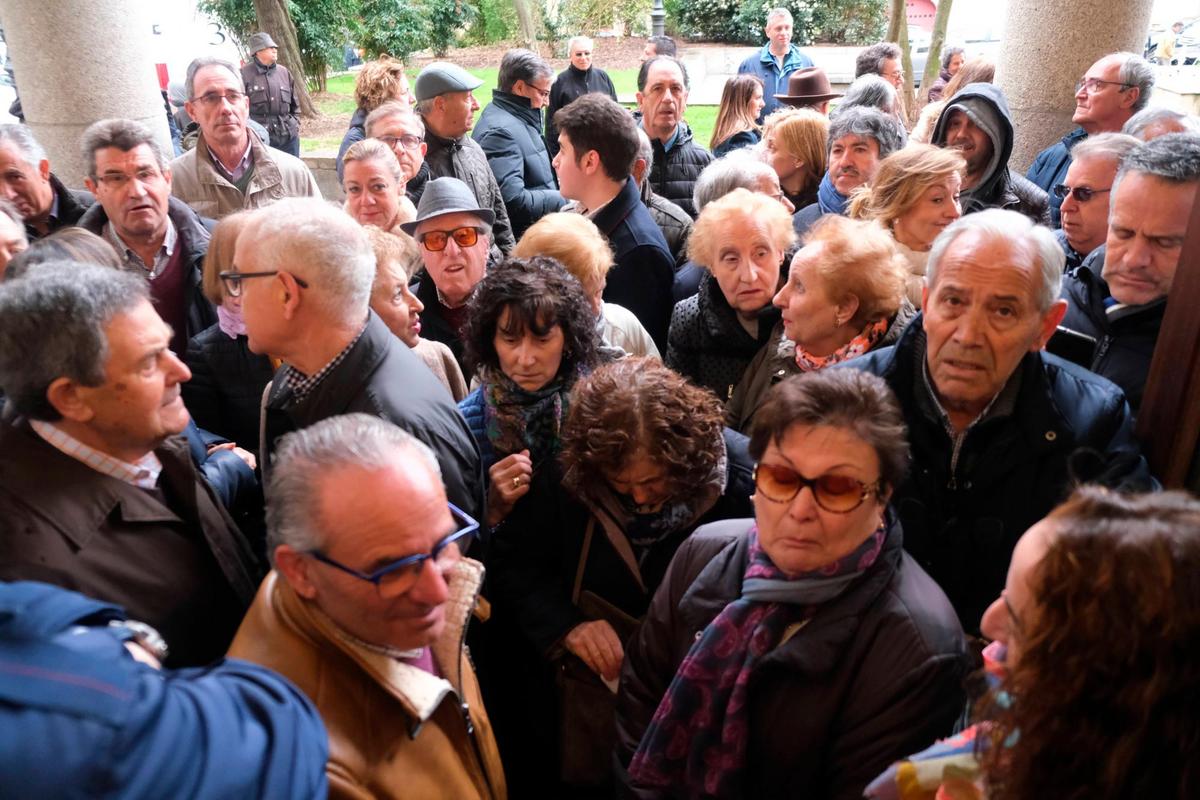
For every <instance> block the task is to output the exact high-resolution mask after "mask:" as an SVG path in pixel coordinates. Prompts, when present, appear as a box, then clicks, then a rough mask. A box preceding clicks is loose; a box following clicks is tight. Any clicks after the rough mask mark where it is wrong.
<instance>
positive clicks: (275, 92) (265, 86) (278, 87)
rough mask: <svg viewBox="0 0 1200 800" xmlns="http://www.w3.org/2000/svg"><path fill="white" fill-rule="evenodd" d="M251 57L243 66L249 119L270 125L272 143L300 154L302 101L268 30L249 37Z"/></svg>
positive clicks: (289, 152)
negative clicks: (280, 60) (248, 103)
mask: <svg viewBox="0 0 1200 800" xmlns="http://www.w3.org/2000/svg"><path fill="white" fill-rule="evenodd" d="M248 49H249V50H250V53H251V57H250V61H248V62H247V63H246V65H245V66H244V67H242V82H243V83H244V84H246V95H247V96H248V97H249V98H250V119H252V120H254V121H255V122H257V123H258V124H259V125H262V126H263V127H264V128H266V129H267V132H268V133H269V134H270V135H271V147H274V148H275V149H276V150H282V151H283V152H285V153H288V154H290V155H293V156H299V155H300V102H299V101H298V100H297V99H296V87H295V84H294V83H293V81H292V73H290V72H288V69H287V67H285V66H283V65H282V64H280V63H279V46H278V45H276V44H275V40H274V39H272V38H271V34H269V33H262V32H260V33H256V34H254V35H253V36H251V37H250V46H249V48H248Z"/></svg>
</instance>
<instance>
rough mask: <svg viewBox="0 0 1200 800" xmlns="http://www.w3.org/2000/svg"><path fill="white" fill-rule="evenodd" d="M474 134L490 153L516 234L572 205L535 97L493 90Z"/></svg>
mask: <svg viewBox="0 0 1200 800" xmlns="http://www.w3.org/2000/svg"><path fill="white" fill-rule="evenodd" d="M471 137H472V138H474V139H475V141H477V142H479V146H480V147H482V148H483V152H484V153H486V154H487V160H488V165H489V166H491V168H492V174H494V175H495V176H496V183H497V184H499V186H500V196H501V197H503V198H504V205H505V207H506V208H507V209H508V220H509V222H510V223H511V224H512V232H513V236H514V237H515V238H517V239H520V238H521V234H523V233H524V232H525V229H526V228H528V227H529V226H530V225H532V224H533V223H535V222H537V221H538V220H539V219H541V218H542V217H544V216H545V215H547V214H551V213H553V212H555V211H558V210H559V209H560V208H562V207H563V204H565V203H566V200H564V199H563V196H562V195H561V194H559V193H558V182H557V181H556V179H555V176H554V170H553V169H551V168H550V156H549V155H548V154H547V153H546V140H545V139H543V138H542V112H541V110H540V109H536V108H532V107H531V106H530V105H529V100H527V99H526V98H524V97H520V96H519V95H515V94H510V93H508V92H502V91H500V90H499V89H497V90H496V91H494V92H492V102H491V103H489V104H488V106H487V108H485V109H484V110H483V113H482V114H480V115H479V121H478V122H476V123H475V130H474V132H472V134H471Z"/></svg>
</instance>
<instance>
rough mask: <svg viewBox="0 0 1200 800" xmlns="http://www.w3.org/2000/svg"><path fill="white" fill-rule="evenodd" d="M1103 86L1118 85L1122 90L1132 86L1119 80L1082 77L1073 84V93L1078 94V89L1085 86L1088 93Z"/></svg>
mask: <svg viewBox="0 0 1200 800" xmlns="http://www.w3.org/2000/svg"><path fill="white" fill-rule="evenodd" d="M1105 86H1120V87H1121V91H1122V92H1123V91H1125V90H1126V89H1129V88H1132V85H1131V84H1128V83H1121V82H1120V81H1102V80H1100V79H1099V78H1084V79H1082V80H1081V81H1079V82H1078V83H1076V84H1075V94H1079V90H1080V89H1085V88H1086V89H1087V93H1088V94H1095V93H1096V92H1098V91H1100V89H1101V88H1102V87H1105Z"/></svg>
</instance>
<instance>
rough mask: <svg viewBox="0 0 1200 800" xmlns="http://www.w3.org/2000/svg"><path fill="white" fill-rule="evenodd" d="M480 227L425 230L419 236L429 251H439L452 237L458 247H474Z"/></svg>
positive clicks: (443, 248)
mask: <svg viewBox="0 0 1200 800" xmlns="http://www.w3.org/2000/svg"><path fill="white" fill-rule="evenodd" d="M481 233H483V231H482V230H481V229H480V228H476V227H473V226H469V225H468V226H466V227H462V228H455V229H454V230H452V231H425V233H422V234H421V236H420V237H419V238H420V241H421V244H422V245H424V247H425V249H426V250H428V251H429V252H431V253H440V252H442V251H443V250H445V249H446V243H447V242H449V241H450V239H451V238H452V237H453V239H454V243H455V244H457V245H458V246H459V247H474V246H475V243H476V242H478V241H479V234H481Z"/></svg>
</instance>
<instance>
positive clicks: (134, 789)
mask: <svg viewBox="0 0 1200 800" xmlns="http://www.w3.org/2000/svg"><path fill="white" fill-rule="evenodd" d="M124 619H125V613H124V611H123V610H122V609H121V608H120V607H119V606H114V605H109V604H106V603H101V602H99V601H96V600H92V599H90V598H87V597H84V596H83V595H81V594H76V593H75V592H71V591H68V590H66V589H60V588H57V587H54V586H50V585H48V584H44V583H30V582H18V583H0V786H3V787H4V793H5V794H6V795H12V796H22V797H43V798H58V797H72V798H117V797H120V798H157V797H226V798H293V797H295V798H318V797H320V798H323V797H325V794H326V792H327V790H328V787H327V781H326V778H325V761H326V759H327V758H328V755H329V754H328V745H327V743H326V735H325V729H324V726H323V725H322V724H321V719H320V717H319V716H318V715H317V712H316V709H314V708H313V706H312V704H311V703H310V702H309V701H308V699H307V698H305V696H304V695H303V694H302V693H301V692H299V691H298V690H297V689H296V687H294V686H293V685H292V684H291V683H289V682H288V681H287V680H286V679H284V678H283V677H281V676H279V675H277V674H275V673H274V672H272V671H270V670H268V669H265V668H263V667H259V666H257V665H255V664H250V663H247V662H245V661H238V660H233V659H230V660H225V661H220V662H218V663H217V664H215V665H214V666H211V667H208V668H205V669H186V670H177V671H172V670H162V671H159V670H156V669H154V668H153V667H151V666H148V665H146V664H143V663H141V662H139V661H135V660H134V659H133V657H132V656H131V655H130V654H129V652H128V651H127V650H126V649H125V646H124V644H123V641H124V640H126V639H128V638H129V634H128V632H127V631H124V630H122V629H114V628H110V627H108V623H109V622H110V621H114V620H124Z"/></svg>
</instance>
